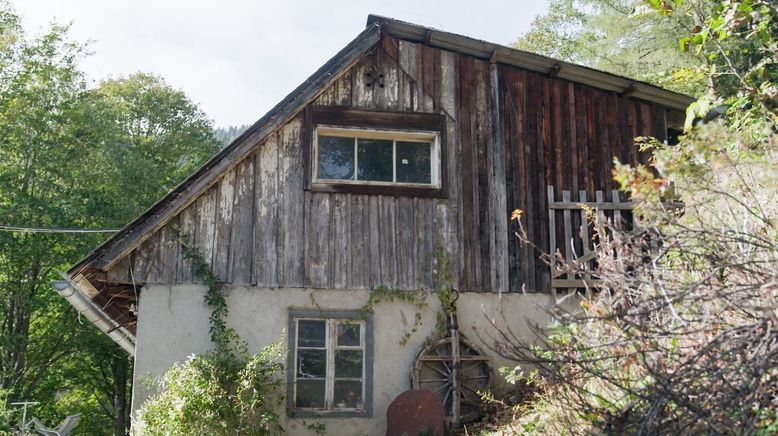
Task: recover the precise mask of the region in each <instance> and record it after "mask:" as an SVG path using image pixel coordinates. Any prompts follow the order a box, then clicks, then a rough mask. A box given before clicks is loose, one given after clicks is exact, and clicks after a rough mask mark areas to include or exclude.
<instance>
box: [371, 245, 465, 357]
mask: <svg viewBox="0 0 778 436" xmlns="http://www.w3.org/2000/svg"><path fill="white" fill-rule="evenodd" d="M433 265H434V270H433V275H434V277H435V289H434V290H433V292H434V293H435V294H436V295H437V297H438V300H439V301H440V311H439V312H438V313H437V316H436V318H437V319H436V329H435V330H436V331H437V333H438V335H440V336H441V337H443V336H446V334H447V328H446V319H447V313H448V311H450V310H453V309H454V302H455V297H454V294H455V293H456V291H455V290H454V283H455V281H454V272H453V267H452V264H451V260H450V259H449V258H448V256H447V255H446V253H445V251H443V249H442V248H440V247H438V248H437V249H436V250H435V254H434V259H433ZM394 301H400V302H403V303H408V304H410V305H412V306H414V307H415V308H416V309H417V311H416V313H415V314H414V316H413V326H411V329H410V330H409V331H407V332H405V333H404V334H403V336H402V338H400V345H401V346H405V345H406V344H407V343H408V340H410V338H411V336H412V335H413V334H414V333H416V332H417V331H418V329H419V327H420V326H421V324H422V322H423V315H422V311H423V310H424V309H426V308H428V307H429V304H428V303H427V292H425V291H424V290H421V289H417V290H414V291H405V290H402V289H395V288H389V287H386V286H379V287H376V288H373V289H371V290H370V297H369V298H368V300H367V303H365V305H364V306H362V308H361V309H360V312H361V313H362V315H363V317H365V318H366V317H367V314H368V313H370V312H372V311H373V307H375V306H376V305H377V304H379V303H391V302H394Z"/></svg>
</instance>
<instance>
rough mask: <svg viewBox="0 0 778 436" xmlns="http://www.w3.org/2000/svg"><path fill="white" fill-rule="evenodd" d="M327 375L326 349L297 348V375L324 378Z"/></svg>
mask: <svg viewBox="0 0 778 436" xmlns="http://www.w3.org/2000/svg"><path fill="white" fill-rule="evenodd" d="M326 375H327V350H297V377H303V378H314V377H321V378H324V377H326Z"/></svg>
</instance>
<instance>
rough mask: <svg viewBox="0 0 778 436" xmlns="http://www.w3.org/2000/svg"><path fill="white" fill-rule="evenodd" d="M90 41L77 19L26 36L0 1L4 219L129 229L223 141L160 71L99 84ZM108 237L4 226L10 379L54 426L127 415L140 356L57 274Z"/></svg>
mask: <svg viewBox="0 0 778 436" xmlns="http://www.w3.org/2000/svg"><path fill="white" fill-rule="evenodd" d="M86 51H87V50H86V47H85V46H84V45H82V44H79V43H77V42H74V41H72V40H70V39H69V36H68V28H67V27H66V26H57V25H53V26H51V27H50V28H49V29H47V30H45V33H43V34H42V35H41V36H39V37H36V38H30V37H28V36H27V35H25V34H24V32H23V30H22V27H21V25H20V19H19V17H18V16H17V15H16V14H15V13H14V11H13V9H12V8H11V6H10V5H9V4H8V3H7V2H6V1H3V0H0V224H6V225H16V226H21V227H73V228H118V227H121V226H123V225H124V224H126V223H127V222H128V221H129V220H130V219H132V218H134V217H135V216H137V215H138V214H139V213H140V212H142V211H143V210H144V209H146V208H147V207H148V206H150V205H151V204H152V203H153V202H154V201H156V200H157V199H158V198H159V197H161V196H162V195H163V194H164V193H166V192H167V190H169V189H170V188H171V187H173V186H175V185H176V184H177V183H179V182H180V181H181V179H182V178H183V177H184V176H185V175H188V173H190V172H191V171H192V170H193V169H194V168H196V167H197V166H198V165H200V164H201V163H202V162H203V161H204V160H205V159H206V158H207V157H208V156H210V155H211V154H212V153H213V152H215V151H216V150H218V149H219V146H220V144H219V143H218V141H217V140H216V139H215V137H214V136H213V132H212V127H211V125H210V121H208V119H207V117H205V115H204V114H203V113H202V111H200V110H199V108H197V106H196V105H194V104H193V103H192V102H191V101H190V100H189V99H188V98H187V97H186V96H185V95H184V94H183V93H182V92H181V91H178V90H175V89H173V88H171V87H170V86H168V85H166V84H165V83H164V81H163V80H162V79H160V78H158V77H154V76H150V75H146V74H136V75H133V76H130V77H127V78H118V79H113V80H108V81H105V82H102V83H100V84H99V85H97V86H96V87H94V88H90V87H89V86H88V85H87V83H86V80H85V79H84V76H83V73H82V72H81V70H80V69H79V63H80V62H81V60H82V59H83V58H84V56H85V53H86ZM139 181H142V183H141V182H139ZM103 237H104V236H100V235H94V234H80V235H74V234H70V235H63V234H40V233H21V232H19V233H13V232H0V389H5V390H7V391H8V398H9V399H10V400H11V401H18V400H34V401H38V402H39V403H40V404H39V405H38V406H35V407H34V408H32V410H31V413H32V414H33V416H36V417H38V418H40V419H41V420H42V421H43V422H45V423H46V424H49V425H52V426H54V425H56V423H58V422H60V421H61V420H62V418H63V417H64V416H66V415H68V414H72V413H82V419H81V421H80V423H79V426H78V430H79V431H83V432H85V433H88V434H107V433H110V432H111V429H112V428H113V425H112V421H116V422H119V423H120V421H121V418H122V417H121V416H120V415H118V414H117V413H116V405H123V406H124V408H125V413H128V412H129V395H128V394H125V395H124V396H123V397H121V392H122V391H124V392H125V393H128V392H129V390H130V387H129V384H130V382H131V378H132V365H131V362H129V359H128V356H126V353H125V352H124V351H123V350H121V349H120V348H119V347H118V346H117V345H116V344H114V343H113V342H112V341H111V340H110V339H108V338H107V337H105V335H104V334H102V333H101V332H98V331H97V329H95V328H94V326H92V325H91V324H90V323H88V322H85V321H83V320H79V318H78V315H77V313H76V312H75V311H74V310H73V308H72V307H71V306H70V305H69V304H68V303H67V302H66V301H65V300H64V299H62V298H61V297H59V296H58V295H57V294H56V293H54V292H52V290H51V287H50V282H51V281H52V280H58V279H61V275H60V273H61V272H62V271H64V270H65V269H67V268H68V267H70V266H71V265H73V264H74V263H75V262H76V261H78V259H79V258H81V257H82V256H84V255H85V254H86V253H87V252H88V251H89V250H91V249H92V248H94V247H95V246H96V245H97V244H99V243H100V242H101V241H102V238H103ZM122 386H123V389H120V387H122ZM125 418H127V419H126V420H125V423H126V422H128V417H125ZM119 431H120V430H119ZM120 432H121V431H120Z"/></svg>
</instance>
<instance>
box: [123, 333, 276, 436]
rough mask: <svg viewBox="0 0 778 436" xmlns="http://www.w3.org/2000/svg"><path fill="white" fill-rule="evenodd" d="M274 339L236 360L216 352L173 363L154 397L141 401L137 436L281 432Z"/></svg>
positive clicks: (233, 357)
mask: <svg viewBox="0 0 778 436" xmlns="http://www.w3.org/2000/svg"><path fill="white" fill-rule="evenodd" d="M281 344H282V342H281V341H279V342H277V343H275V344H273V345H270V346H268V347H265V348H264V349H262V350H261V351H260V352H259V353H257V354H255V355H254V356H252V357H250V358H247V359H246V360H241V359H239V358H237V357H236V356H235V355H233V354H221V353H219V352H218V351H213V352H210V353H206V354H204V355H199V356H192V357H190V358H189V359H188V360H187V361H186V362H184V363H182V364H176V365H174V366H173V367H172V368H171V369H170V370H168V372H167V373H166V374H165V376H164V378H163V379H162V380H161V381H160V383H159V387H158V388H159V393H158V394H157V395H155V396H153V397H152V398H150V399H149V400H147V401H146V403H144V405H143V407H142V408H141V410H140V412H139V416H138V419H137V421H136V422H135V425H136V427H135V428H134V430H133V431H134V433H135V434H138V435H158V434H166V435H212V434H218V435H228V434H246V435H269V434H282V433H283V428H281V426H280V424H279V415H278V413H277V410H278V409H279V408H281V407H282V405H283V396H282V395H279V392H280V388H281V386H282V385H283V378H282V375H283V364H282V363H281V361H282V360H283V354H284V353H283V347H282V345H281Z"/></svg>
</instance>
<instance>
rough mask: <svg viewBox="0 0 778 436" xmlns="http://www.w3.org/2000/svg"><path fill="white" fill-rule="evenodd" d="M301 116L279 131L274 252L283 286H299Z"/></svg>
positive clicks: (301, 232) (301, 224)
mask: <svg viewBox="0 0 778 436" xmlns="http://www.w3.org/2000/svg"><path fill="white" fill-rule="evenodd" d="M301 131H302V122H301V116H300V115H298V116H297V117H295V118H294V119H292V120H290V121H289V122H288V123H286V124H285V125H284V126H283V127H282V128H281V130H280V132H279V156H278V157H279V161H278V171H279V185H278V193H279V198H278V206H279V209H278V214H279V216H278V220H279V239H283V241H281V240H279V243H280V246H279V250H278V253H279V255H278V257H279V261H280V265H279V281H280V282H281V283H282V285H283V286H289V287H302V286H303V284H304V283H303V243H304V241H305V239H304V238H305V221H304V220H303V219H302V217H303V216H304V213H305V211H304V206H303V164H302V146H301V144H300V133H301Z"/></svg>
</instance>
